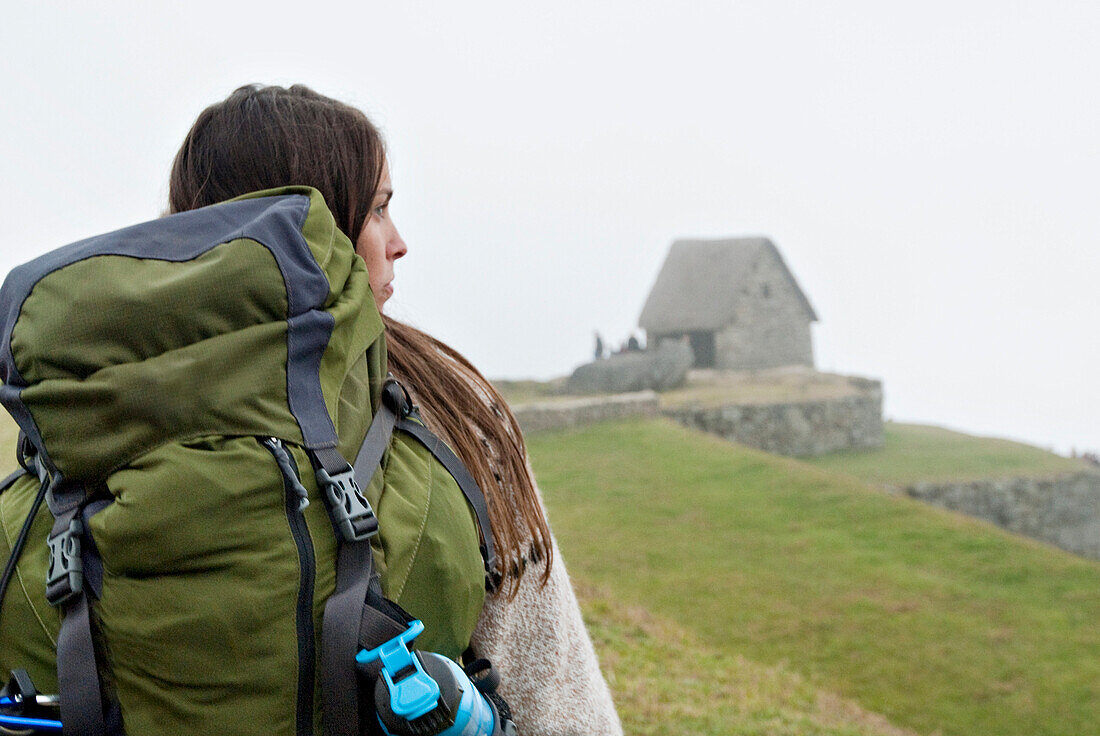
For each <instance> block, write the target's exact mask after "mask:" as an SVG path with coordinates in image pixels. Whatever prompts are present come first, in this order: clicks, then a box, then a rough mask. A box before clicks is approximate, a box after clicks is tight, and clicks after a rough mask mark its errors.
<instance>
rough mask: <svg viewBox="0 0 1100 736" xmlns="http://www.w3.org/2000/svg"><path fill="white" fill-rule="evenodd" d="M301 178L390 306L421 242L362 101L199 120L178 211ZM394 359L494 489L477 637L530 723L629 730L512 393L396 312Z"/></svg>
mask: <svg viewBox="0 0 1100 736" xmlns="http://www.w3.org/2000/svg"><path fill="white" fill-rule="evenodd" d="M289 184H301V185H308V186H312V187H314V188H316V189H317V190H319V191H320V192H321V194H322V195H323V196H324V198H325V201H326V202H327V203H328V205H329V209H330V210H331V211H332V213H333V215H334V216H335V218H336V223H337V225H338V227H340V229H341V230H342V231H343V232H344V233H345V234H346V235H347V236H348V237H349V238H350V239H351V241H352V242H353V243H354V244H355V250H356V252H357V253H358V254H359V255H360V256H362V257H363V260H364V261H365V262H366V264H367V270H368V273H369V277H370V286H371V290H372V291H373V293H374V299H375V302H376V304H377V306H378V309H379V311H380V312H381V311H382V309H383V306H384V304H385V302H386V301H387V300H388V299H389V298H390V296H392V294H393V289H394V286H393V278H394V264H395V262H396V261H397V260H398V259H399V258H401V257H402V256H404V255H405V253H406V251H407V247H406V245H405V243H404V241H402V239H401V236H400V235H399V234H398V232H397V228H396V227H395V225H394V222H393V220H392V219H391V218H390V215H389V202H390V198H391V197H392V196H393V186H392V184H391V181H390V175H389V167H388V165H387V163H386V157H385V150H384V144H383V141H382V138H381V136H380V134H379V133H378V131H377V129H375V127H374V126H373V125H372V124H371V122H370V121H369V120H368V119H367V117H366V116H365V115H364V114H363V113H362V112H361V111H359V110H356V109H355V108H353V107H350V106H348V105H345V104H343V103H341V102H338V101H336V100H333V99H331V98H328V97H325V96H323V95H320V94H318V93H316V92H314V91H312V90H310V89H308V88H306V87H303V86H299V85H296V86H293V87H290V88H289V89H284V88H282V87H274V86H272V87H261V86H255V85H253V86H246V87H241V88H240V89H238V90H236V91H235V92H233V93H232V94H231V95H230V96H229V97H228V98H226V99H225V100H224V101H222V102H219V103H215V104H214V105H211V106H210V107H208V108H207V109H206V110H204V111H203V112H202V113H201V114H200V115H199V117H198V119H197V120H196V122H195V124H194V126H193V127H192V129H191V131H190V132H189V133H188V134H187V137H186V139H185V140H184V142H183V145H182V147H181V148H180V151H179V153H178V154H177V156H176V159H175V162H174V164H173V167H172V174H171V180H170V185H169V209H170V210H171V211H172V212H181V211H184V210H189V209H194V208H197V207H203V206H206V205H210V204H214V203H216V202H220V201H223V200H226V199H230V198H233V197H236V196H239V195H241V194H245V193H247V192H252V191H257V190H262V189H270V188H273V187H278V186H284V185H289ZM383 318H384V320H385V324H386V340H387V346H388V350H389V367H390V370H391V371H392V372H393V373H394V374H395V376H396V377H397V378H398V379H399V380H401V381H402V383H404V384H405V385H406V386H408V387H409V388H410V390H411V391H412V392H414V394H415V398H416V402H417V403H418V404H420V406H421V409H422V414H423V416H424V419H425V421H426V422H427V423H428V424H429V426H430V427H431V428H432V429H433V430H434V431H436V432H437V433H438V434H440V435H442V436H443V437H444V439H445V440H446V441H447V442H448V443H449V444H450V445H451V447H452V448H454V450H455V452H456V453H457V454H458V456H459V457H460V458H461V459H462V460H463V462H464V463H465V464H466V466H467V468H469V470H470V472H471V473H472V474H473V476H474V478H475V480H476V481H477V482H478V484H479V485H480V486H481V488H482V489H483V491H484V492H485V495H486V498H487V502H488V506H489V515H490V523H491V526H492V530H493V535H494V538H495V540H496V544H497V548H498V557H499V558H500V560H501V564H500V568H499V569H498V570H496V571H495V572H496V573H497V575H498V576H499V577H500V580H501V584H500V586H499V587H498V589H497V592H496V593H494V594H491V595H490V596H489V597H488V598H487V599H486V602H485V606H484V608H483V610H482V613H481V617H480V619H479V621H478V624H477V627H476V629H475V631H474V635H473V641H472V642H471V644H472V646H473V647H474V649H475V650H476V651H477V653H478V655H479V656H482V657H487V658H488V659H490V660H491V661H492V662H493V663H494V665H495V666H496V667H497V669H498V671H499V672H500V674H501V678H502V685H501V693H502V694H503V696H504V698H505V699H506V700H507V701H508V703H509V705H510V706H511V708H512V713H513V716H514V720H515V722H516V725H517V727H518V729H519V732H520V733H521V734H523V735H524V736H528V735H536V734H592V735H599V734H620V733H621V732H622V729H621V726H620V725H619V720H618V716H617V715H616V713H615V709H614V705H613V704H612V702H611V697H610V694H609V693H608V689H607V685H606V683H605V682H604V680H603V677H602V676H601V674H600V671H599V668H598V665H597V662H596V657H595V653H594V652H593V649H592V644H591V641H590V640H589V638H588V634H587V632H586V631H585V629H584V624H583V622H582V620H581V616H580V611H579V609H578V606H577V601H576V598H575V596H574V594H573V590H572V587H571V586H570V583H569V579H568V576H567V575H566V572H565V568H564V566H563V565H562V562H561V559H560V557H559V556H558V555H557V549H556V546H555V543H554V539H553V536H552V535H551V533H550V529H549V527H548V525H547V522H546V516H545V513H544V511H543V507H542V501H541V499H540V497H539V493H538V490H537V489H536V487H535V484H534V481H533V479H532V476H531V471H530V467H529V465H528V463H527V455H526V449H525V447H524V444H523V436H522V434H521V432H520V429H519V426H518V425H517V424H516V420H515V418H514V417H513V416H512V414H511V412H510V411H509V410H508V407H507V405H506V403H505V402H504V400H503V399H502V398H501V396H500V394H499V393H497V391H496V390H495V389H494V388H493V387H492V385H491V384H490V383H489V382H488V381H487V380H485V378H484V377H483V376H482V375H481V374H480V373H479V372H478V371H477V369H475V368H474V367H473V366H472V365H471V364H470V363H469V362H468V361H467V360H466V359H465V358H463V357H462V356H461V355H460V354H459V353H457V352H455V351H454V350H452V349H451V348H449V347H447V346H446V345H444V344H443V343H441V342H439V341H438V340H435V339H434V338H432V337H430V336H429V335H427V334H425V333H423V332H421V331H419V330H416V329H414V328H412V327H410V326H408V325H405V324H402V323H400V322H398V321H396V320H393V319H390V318H388V317H385V315H383Z"/></svg>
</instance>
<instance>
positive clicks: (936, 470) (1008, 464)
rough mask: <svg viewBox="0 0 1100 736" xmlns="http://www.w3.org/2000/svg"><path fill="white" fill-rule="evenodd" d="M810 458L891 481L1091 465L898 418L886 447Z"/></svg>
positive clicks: (1001, 474)
mask: <svg viewBox="0 0 1100 736" xmlns="http://www.w3.org/2000/svg"><path fill="white" fill-rule="evenodd" d="M806 461H807V462H809V463H811V464H813V465H816V466H817V467H819V468H822V469H824V470H829V471H832V472H837V473H847V474H849V475H853V476H855V477H857V478H860V479H862V480H865V481H869V482H871V483H889V484H903V483H912V482H916V481H922V480H924V481H957V480H971V479H975V478H993V477H1007V476H1029V475H1033V476H1041V475H1055V474H1058V473H1071V472H1075V471H1080V470H1083V469H1084V468H1085V467H1086V466H1085V464H1084V463H1083V462H1082V461H1080V460H1071V459H1069V458H1065V457H1061V456H1059V455H1055V454H1053V453H1051V452H1047V451H1046V450H1043V449H1040V448H1038V447H1032V446H1031V445H1025V444H1022V443H1020V442H1013V441H1011V440H1003V439H996V438H992V437H974V436H972V435H968V434H960V433H959V432H952V431H951V430H948V429H943V428H942V427H932V426H927V425H919V424H897V423H895V422H887V423H886V446H885V447H884V448H882V449H881V450H846V451H843V452H834V453H831V454H829V455H823V456H821V457H816V458H808V459H807V460H806Z"/></svg>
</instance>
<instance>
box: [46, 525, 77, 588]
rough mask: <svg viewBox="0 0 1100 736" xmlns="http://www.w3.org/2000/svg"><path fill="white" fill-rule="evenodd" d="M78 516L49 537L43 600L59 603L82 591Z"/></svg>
mask: <svg viewBox="0 0 1100 736" xmlns="http://www.w3.org/2000/svg"><path fill="white" fill-rule="evenodd" d="M83 533H84V525H83V524H81V523H80V519H79V518H76V517H74V518H72V519H70V520H69V526H68V528H67V529H65V530H63V531H61V532H60V533H58V534H56V535H53V536H51V537H50V538H49V545H50V567H49V570H48V571H47V572H46V600H47V601H48V602H49V604H50V605H51V606H60V605H62V604H64V603H67V602H68V601H70V600H72V599H73V598H76V597H77V596H79V595H80V594H81V593H83V592H84V564H83V562H81V559H80V535H81V534H83Z"/></svg>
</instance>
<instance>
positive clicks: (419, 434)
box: [397, 419, 496, 590]
mask: <svg viewBox="0 0 1100 736" xmlns="http://www.w3.org/2000/svg"><path fill="white" fill-rule="evenodd" d="M397 428H398V429H400V430H401V431H402V432H405V433H407V434H409V435H412V436H413V437H414V438H416V440H417V441H418V442H419V443H420V444H422V445H424V447H426V448H427V450H428V452H430V453H431V454H432V455H433V456H434V457H435V459H436V460H438V461H439V462H440V463H441V464H442V465H443V467H445V468H446V469H447V472H448V473H450V474H451V476H452V477H453V478H454V479H455V482H456V483H458V487H459V488H461V489H462V495H464V496H465V497H466V502H467V503H468V504H470V508H472V509H473V510H474V515H475V516H476V517H477V525H478V528H479V530H480V532H481V544H482V550H481V554H482V558H483V559H484V561H485V575H486V581H487V584H488V587H489V588H490V590H491V589H492V588H493V587H495V585H494V583H495V581H494V580H493V570H494V569H495V568H496V547H495V545H494V544H493V531H492V527H490V526H489V507H488V506H487V505H486V503H485V494H484V493H482V492H481V488H479V487H478V485H477V481H475V480H474V478H473V476H472V475H470V471H469V470H467V469H466V466H465V465H464V464H463V463H462V461H461V460H460V459H459V458H458V455H455V454H454V451H452V450H451V448H449V447H447V443H446V442H444V441H443V440H441V439H439V438H438V437H436V436H435V435H434V434H432V432H431V431H430V430H429V429H428V428H427V427H425V426H424V425H423V424H420V423H419V422H414V421H412V420H411V419H401V420H399V421H398V422H397Z"/></svg>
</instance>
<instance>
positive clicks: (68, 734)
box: [46, 474, 108, 736]
mask: <svg viewBox="0 0 1100 736" xmlns="http://www.w3.org/2000/svg"><path fill="white" fill-rule="evenodd" d="M85 501H86V494H85V491H84V487H83V486H82V485H81V484H79V483H67V482H65V481H64V480H63V479H62V478H61V475H60V474H55V475H54V482H53V484H52V485H51V486H50V489H49V491H48V492H47V494H46V504H47V505H48V506H49V508H50V512H51V513H52V514H53V515H54V525H53V529H52V530H51V532H50V542H51V555H54V557H52V558H51V568H53V567H54V566H55V565H58V564H60V563H61V562H64V563H65V564H66V565H72V564H74V563H76V562H78V561H80V560H81V557H83V555H84V554H86V553H94V552H93V551H92V550H88V549H84V547H85V546H86V545H79V539H80V537H81V536H83V535H82V533H76V532H75V531H74V530H77V529H81V530H82V526H81V521H80V520H81V510H82V508H83V505H84V503H85ZM55 540H75V541H72V542H70V541H66V542H65V543H64V544H57V545H56V546H57V547H58V548H59V549H60V548H62V547H65V548H67V549H65V550H64V551H65V553H66V554H68V553H72V555H73V557H72V559H69V558H66V559H64V560H62V559H61V558H59V557H57V556H56V555H55V552H54V549H53V548H54V546H55ZM70 543H74V544H77V545H78V546H77V547H76V548H75V549H72V548H71V547H69V545H70ZM81 565H82V562H81ZM76 569H80V568H76ZM55 572H56V573H57V574H56V575H54V574H52V573H55ZM51 580H52V581H53V582H52V583H51V584H50V585H48V586H47V593H46V596H47V599H49V600H50V601H51V603H54V604H55V605H59V606H60V608H61V629H60V631H59V632H58V635H57V687H58V695H59V696H60V700H61V722H62V724H63V725H62V727H63V733H64V736H104V735H105V734H107V733H108V731H107V724H106V722H105V720H104V707H103V693H102V689H101V687H100V680H99V670H98V669H97V667H96V659H95V647H94V645H93V642H92V619H91V607H90V603H89V601H88V595H87V594H86V592H85V590H84V586H83V576H82V575H78V576H77V577H73V576H66V575H62V574H61V571H55V570H52V569H51ZM76 580H80V582H79V583H78V584H77V585H76V587H71V586H69V585H68V583H69V581H76ZM66 588H68V589H67V590H66V592H65V594H64V595H63V597H62V594H61V590H62V589H66ZM55 596H57V597H55Z"/></svg>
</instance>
